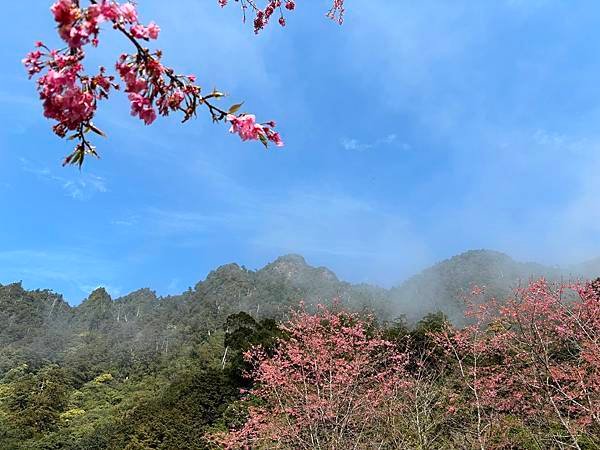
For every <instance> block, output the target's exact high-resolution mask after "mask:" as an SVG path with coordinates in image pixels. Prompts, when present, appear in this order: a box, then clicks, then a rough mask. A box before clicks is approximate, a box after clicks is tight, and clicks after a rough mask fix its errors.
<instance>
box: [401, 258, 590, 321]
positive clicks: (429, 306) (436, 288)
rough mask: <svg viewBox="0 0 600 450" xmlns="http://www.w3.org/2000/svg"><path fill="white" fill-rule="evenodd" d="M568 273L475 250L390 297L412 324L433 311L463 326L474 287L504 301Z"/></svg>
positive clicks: (428, 271)
mask: <svg viewBox="0 0 600 450" xmlns="http://www.w3.org/2000/svg"><path fill="white" fill-rule="evenodd" d="M566 272H567V271H566V270H561V269H558V268H553V267H549V266H544V265H542V264H537V263H522V262H517V261H515V260H513V259H512V258H511V257H509V256H508V255H505V254H504V253H500V252H495V251H491V250H471V251H468V252H465V253H462V254H460V255H456V256H453V257H452V258H450V259H447V260H445V261H441V262H439V263H437V264H435V265H434V266H432V267H430V268H427V269H425V270H424V271H422V272H421V273H419V274H417V275H415V276H413V277H411V278H409V279H408V280H406V281H405V282H403V283H402V284H400V285H399V286H397V287H394V288H393V289H391V291H390V297H391V299H392V304H393V305H394V306H395V308H396V309H395V310H394V311H395V312H396V313H397V314H405V315H406V316H407V318H408V319H409V320H418V319H419V318H420V317H422V316H423V315H424V314H427V313H428V312H430V311H438V310H439V311H443V312H444V313H445V314H446V315H447V316H448V317H450V318H451V319H452V320H453V321H454V322H461V320H462V316H463V311H464V298H465V296H466V295H468V293H469V292H470V291H471V288H472V287H473V286H478V287H480V288H484V289H485V295H486V297H490V298H497V299H502V298H506V297H508V296H510V295H511V293H512V291H513V290H514V288H515V287H517V286H519V285H523V284H526V283H527V282H528V281H529V280H530V279H532V278H540V277H545V278H547V279H550V280H554V279H559V278H560V277H561V276H562V275H563V274H566ZM594 273H596V272H594V271H593V270H589V271H588V276H589V277H590V278H592V277H595V276H597V275H593V274H594ZM597 273H600V271H598V272H597ZM576 275H583V273H577V274H576Z"/></svg>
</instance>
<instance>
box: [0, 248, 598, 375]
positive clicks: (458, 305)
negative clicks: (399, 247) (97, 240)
mask: <svg viewBox="0 0 600 450" xmlns="http://www.w3.org/2000/svg"><path fill="white" fill-rule="evenodd" d="M599 274H600V259H596V260H592V261H588V262H585V263H582V264H579V265H576V266H571V267H567V268H564V269H561V268H558V267H549V266H544V265H542V264H538V263H523V262H517V261H515V260H513V259H512V258H511V257H509V256H508V255H505V254H503V253H500V252H495V251H490V250H473V251H468V252H465V253H462V254H460V255H457V256H454V257H452V258H450V259H447V260H445V261H441V262H439V263H437V264H435V265H433V266H431V267H429V268H427V269H425V270H423V271H422V272H420V273H419V274H417V275H415V276H413V277H411V278H409V279H407V280H406V281H404V282H403V283H401V284H399V285H398V286H395V287H393V288H392V289H389V290H387V289H383V288H380V287H377V286H372V285H367V284H351V283H347V282H344V281H341V280H339V279H338V278H337V276H336V275H335V273H333V272H332V271H331V270H329V269H327V268H325V267H312V266H310V265H309V264H307V263H306V261H305V260H304V258H303V257H302V256H299V255H286V256H282V257H280V258H278V259H276V260H275V261H273V262H272V263H270V264H267V265H266V266H265V267H263V268H262V269H260V270H257V271H251V270H248V269H246V268H245V267H243V266H239V265H237V264H227V265H224V266H221V267H219V268H217V269H216V270H214V271H212V272H211V273H209V275H208V276H207V277H206V279H205V280H204V281H201V282H199V283H197V284H196V286H195V287H194V288H193V289H189V290H187V291H186V292H183V293H182V294H180V295H173V296H166V297H158V296H157V295H156V293H155V292H154V291H152V290H150V289H147V288H145V289H140V290H138V291H135V292H132V293H130V294H128V295H125V296H122V297H119V298H117V299H112V298H111V297H110V295H109V294H108V293H107V292H106V290H104V289H103V288H99V289H96V290H95V291H94V292H92V293H91V294H90V296H89V297H88V298H87V299H86V300H84V301H83V302H82V303H81V304H80V305H78V306H76V307H71V306H69V305H68V304H67V303H66V302H65V301H64V299H63V298H62V297H61V296H60V295H59V294H56V293H53V292H51V291H48V290H36V291H27V290H25V289H24V288H23V287H22V286H21V284H20V283H15V284H9V285H6V286H0V323H1V324H2V326H0V343H2V344H3V345H2V350H0V364H2V365H4V366H5V367H6V364H8V365H9V366H10V364H9V363H7V358H9V356H10V355H11V354H12V353H13V352H14V351H16V349H21V350H22V349H23V348H27V352H28V353H29V356H30V357H33V356H35V355H39V357H40V358H42V357H44V358H45V357H50V359H53V358H55V357H57V355H59V354H61V350H60V346H61V343H62V344H64V342H65V340H68V336H81V335H82V333H84V332H86V331H89V330H98V331H101V332H105V333H110V334H113V335H118V336H121V337H122V338H123V339H125V338H127V342H129V343H130V344H131V345H132V346H138V345H141V346H146V347H148V346H154V347H155V349H156V348H158V347H161V346H165V347H166V346H168V345H169V343H168V341H169V339H170V340H171V341H173V339H175V340H176V341H178V340H179V339H181V338H183V336H184V335H191V334H197V332H200V334H209V333H211V332H215V331H216V330H218V329H220V327H221V326H222V324H223V323H224V321H225V319H226V318H227V316H229V315H231V314H235V313H238V312H241V311H243V312H247V313H249V314H250V315H252V316H253V317H255V318H256V319H259V320H260V319H262V318H267V317H268V318H274V319H283V318H285V317H286V315H287V314H288V312H289V310H290V308H293V307H295V306H297V305H298V303H299V301H301V300H302V301H304V302H305V304H306V305H308V307H311V306H314V305H316V304H318V303H329V302H331V301H333V300H334V299H335V300H336V301H339V302H341V304H343V305H345V306H347V307H349V308H350V309H353V310H368V311H372V312H374V313H375V315H376V316H377V317H378V318H379V319H381V320H392V319H394V318H396V317H399V316H404V317H406V318H407V319H408V321H409V322H415V321H417V320H418V319H420V318H421V317H423V316H424V315H425V314H427V313H430V312H435V311H441V312H443V313H444V314H446V315H447V316H448V317H449V318H450V319H451V320H453V321H454V322H458V323H460V321H461V318H462V313H463V310H464V302H463V299H464V296H465V295H466V294H468V292H469V291H470V290H471V289H472V287H473V286H479V287H482V288H484V289H485V293H486V297H494V298H498V299H502V298H506V297H508V296H510V294H511V292H512V290H513V289H514V288H515V287H517V286H518V285H520V284H523V283H526V282H527V281H529V280H530V279H532V278H539V277H545V278H547V279H550V280H559V279H561V278H562V279H573V278H577V277H585V278H593V277H596V276H598V275H599ZM169 336H170V337H169ZM150 343H151V345H150ZM61 356H62V357H65V356H68V355H65V354H61ZM9 359H10V358H9Z"/></svg>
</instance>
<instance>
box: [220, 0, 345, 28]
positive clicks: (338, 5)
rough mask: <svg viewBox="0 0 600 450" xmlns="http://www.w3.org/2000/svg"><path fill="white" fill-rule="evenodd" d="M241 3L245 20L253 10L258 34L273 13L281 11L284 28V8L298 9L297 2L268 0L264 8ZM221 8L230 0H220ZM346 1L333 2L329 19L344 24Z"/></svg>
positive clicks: (249, 0) (253, 2) (247, 1)
mask: <svg viewBox="0 0 600 450" xmlns="http://www.w3.org/2000/svg"><path fill="white" fill-rule="evenodd" d="M235 1H236V2H239V3H240V5H241V8H242V11H243V14H244V20H245V19H246V10H247V9H251V10H252V11H253V12H254V32H255V33H258V32H259V31H260V30H262V29H263V28H265V26H266V25H267V24H268V23H269V21H270V19H271V16H272V15H273V13H274V12H275V11H276V10H278V11H279V20H278V22H279V24H280V25H281V26H282V27H283V26H285V24H286V21H285V17H284V15H283V9H282V6H285V9H287V10H288V11H293V10H294V9H295V8H296V2H295V0H284V1H282V0H267V3H266V5H265V7H264V8H260V7H259V6H258V5H257V2H256V0H235ZM218 2H219V5H220V6H221V7H224V6H226V5H227V4H228V3H229V0H218ZM344 12H345V9H344V0H333V3H332V5H331V8H330V9H329V11H328V12H327V17H329V18H330V19H332V20H335V21H337V22H338V23H340V24H342V22H343V21H344Z"/></svg>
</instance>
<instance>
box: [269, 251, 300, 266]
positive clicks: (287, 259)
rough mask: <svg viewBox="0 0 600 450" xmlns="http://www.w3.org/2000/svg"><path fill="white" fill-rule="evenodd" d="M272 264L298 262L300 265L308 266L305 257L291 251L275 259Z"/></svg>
mask: <svg viewBox="0 0 600 450" xmlns="http://www.w3.org/2000/svg"><path fill="white" fill-rule="evenodd" d="M272 264H297V265H299V266H307V264H306V260H305V259H304V257H303V256H302V255H298V254H296V253H290V254H288V255H283V256H280V257H279V258H277V259H276V260H275V261H273V263H272Z"/></svg>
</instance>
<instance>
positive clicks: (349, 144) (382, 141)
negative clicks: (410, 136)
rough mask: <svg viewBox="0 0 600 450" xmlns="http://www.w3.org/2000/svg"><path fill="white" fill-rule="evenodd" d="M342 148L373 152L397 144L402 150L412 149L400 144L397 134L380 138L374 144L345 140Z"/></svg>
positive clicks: (351, 139) (342, 142)
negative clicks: (378, 148) (375, 149)
mask: <svg viewBox="0 0 600 450" xmlns="http://www.w3.org/2000/svg"><path fill="white" fill-rule="evenodd" d="M341 144H342V147H344V149H346V150H355V151H359V152H362V151H365V150H372V149H374V148H377V147H381V146H385V145H392V144H395V145H397V146H398V147H400V148H401V149H402V150H408V149H410V146H409V145H408V144H406V143H399V142H398V136H396V135H395V134H388V135H387V136H384V137H382V138H379V139H377V140H375V141H373V142H361V141H360V140H358V139H354V138H350V139H349V138H344V139H342V141H341Z"/></svg>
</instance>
